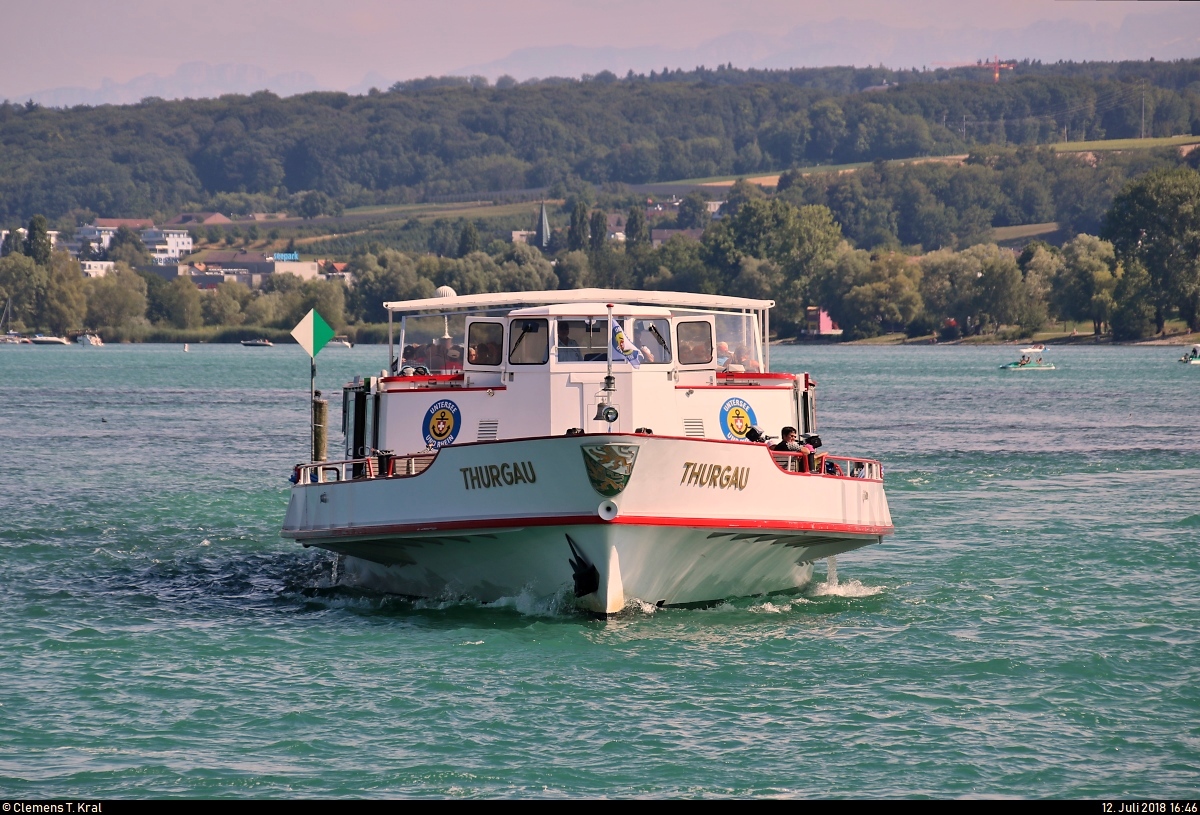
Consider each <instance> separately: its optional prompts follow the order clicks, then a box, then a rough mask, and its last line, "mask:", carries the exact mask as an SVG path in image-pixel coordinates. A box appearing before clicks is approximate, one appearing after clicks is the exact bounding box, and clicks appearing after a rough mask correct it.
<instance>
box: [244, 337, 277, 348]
mask: <svg viewBox="0 0 1200 815" xmlns="http://www.w3.org/2000/svg"><path fill="white" fill-rule="evenodd" d="M242 345H244V346H246V347H247V348H274V347H275V343H273V342H271V341H270V340H268V339H265V338H264V339H259V340H242Z"/></svg>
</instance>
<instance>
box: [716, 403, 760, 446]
mask: <svg viewBox="0 0 1200 815" xmlns="http://www.w3.org/2000/svg"><path fill="white" fill-rule="evenodd" d="M756 424H758V417H757V416H755V415H754V408H752V407H750V403H749V402H747V401H746V400H745V399H738V398H736V397H735V398H733V399H727V400H725V404H723V405H721V430H722V431H724V433H725V438H727V439H729V440H730V441H745V440H746V434H747V433H749V432H750V428H751V427H753V426H754V425H756Z"/></svg>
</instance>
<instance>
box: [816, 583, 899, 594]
mask: <svg viewBox="0 0 1200 815" xmlns="http://www.w3.org/2000/svg"><path fill="white" fill-rule="evenodd" d="M882 592H883V586H864V585H863V584H862V583H860V582H859V581H857V580H846V581H842V582H838V583H833V584H832V585H831V584H829V583H817V584H816V585H814V586H813V587H812V595H813V596H814V597H873V596H875V595H876V594H881V593H882Z"/></svg>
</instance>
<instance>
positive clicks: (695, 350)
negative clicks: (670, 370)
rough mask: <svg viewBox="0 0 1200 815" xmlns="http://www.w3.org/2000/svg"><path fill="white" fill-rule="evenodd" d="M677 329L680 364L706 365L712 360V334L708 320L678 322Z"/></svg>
mask: <svg viewBox="0 0 1200 815" xmlns="http://www.w3.org/2000/svg"><path fill="white" fill-rule="evenodd" d="M678 331H679V364H680V365H706V364H708V363H710V362H712V358H713V336H712V325H711V324H710V323H709V322H707V321H704V322H701V321H693V320H688V321H684V322H680V323H679V326H678Z"/></svg>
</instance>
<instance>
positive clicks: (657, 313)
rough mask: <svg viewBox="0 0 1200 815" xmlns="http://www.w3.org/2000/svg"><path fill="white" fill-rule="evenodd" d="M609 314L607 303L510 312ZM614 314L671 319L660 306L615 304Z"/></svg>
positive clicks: (524, 314) (512, 314) (517, 314)
mask: <svg viewBox="0 0 1200 815" xmlns="http://www.w3.org/2000/svg"><path fill="white" fill-rule="evenodd" d="M607 313H608V304H607V303H555V304H554V305H550V306H529V307H528V308H516V309H513V310H512V311H510V312H508V315H509V316H510V317H533V316H538V317H546V316H548V317H603V316H604V315H605V314H607ZM613 314H617V315H620V316H621V317H670V316H671V310H670V309H669V308H661V307H659V306H630V305H626V304H625V303H615V304H614V307H613Z"/></svg>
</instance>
